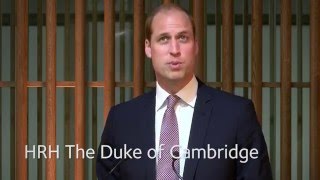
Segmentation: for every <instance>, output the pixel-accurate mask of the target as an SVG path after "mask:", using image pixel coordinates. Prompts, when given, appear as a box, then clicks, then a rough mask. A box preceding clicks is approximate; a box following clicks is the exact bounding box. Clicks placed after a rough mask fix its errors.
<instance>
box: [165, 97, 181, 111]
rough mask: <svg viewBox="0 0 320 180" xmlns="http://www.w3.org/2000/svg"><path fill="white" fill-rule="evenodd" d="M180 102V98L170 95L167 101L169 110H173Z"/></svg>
mask: <svg viewBox="0 0 320 180" xmlns="http://www.w3.org/2000/svg"><path fill="white" fill-rule="evenodd" d="M178 101H179V97H178V96H176V95H170V96H168V101H167V106H168V107H167V108H173V107H174V106H175V105H176V104H177V102H178Z"/></svg>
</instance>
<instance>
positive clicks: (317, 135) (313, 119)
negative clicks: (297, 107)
mask: <svg viewBox="0 0 320 180" xmlns="http://www.w3.org/2000/svg"><path fill="white" fill-rule="evenodd" d="M319 9H320V2H319V0H310V63H311V64H310V81H311V87H310V180H316V179H319V177H320V171H319V169H320V165H319V163H320V115H319V112H320V95H319V92H320V87H319V85H320V72H319V71H320V59H319V57H320V34H319V32H320V12H319Z"/></svg>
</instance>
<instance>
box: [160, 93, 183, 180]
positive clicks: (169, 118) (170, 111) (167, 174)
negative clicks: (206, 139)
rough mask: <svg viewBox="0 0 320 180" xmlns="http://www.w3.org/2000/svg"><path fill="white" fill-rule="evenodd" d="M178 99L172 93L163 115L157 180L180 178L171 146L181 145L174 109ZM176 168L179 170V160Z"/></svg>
mask: <svg viewBox="0 0 320 180" xmlns="http://www.w3.org/2000/svg"><path fill="white" fill-rule="evenodd" d="M178 101H179V97H178V96H176V95H170V96H168V98H167V109H166V111H165V113H164V116H163V120H162V125H161V132H160V143H159V154H158V165H157V180H176V179H178V176H177V175H176V174H175V172H174V171H173V169H172V161H173V160H172V156H171V154H170V150H171V148H172V147H173V146H176V145H179V129H178V122H177V116H176V113H175V111H174V106H175V104H176V103H177V102H178ZM161 145H162V146H161ZM161 149H162V150H161ZM174 151H178V152H179V148H176V149H174V150H173V151H172V152H174ZM175 169H176V170H177V171H178V172H179V169H180V165H179V160H177V161H175Z"/></svg>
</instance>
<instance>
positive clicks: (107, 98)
mask: <svg viewBox="0 0 320 180" xmlns="http://www.w3.org/2000/svg"><path fill="white" fill-rule="evenodd" d="M104 9H105V11H104V42H103V43H104V117H105V119H106V118H107V116H108V113H109V110H110V108H111V107H112V106H113V105H114V100H115V62H114V61H115V36H114V35H115V27H114V24H115V15H114V13H115V4H114V0H105V1H104Z"/></svg>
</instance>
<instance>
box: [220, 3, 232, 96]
mask: <svg viewBox="0 0 320 180" xmlns="http://www.w3.org/2000/svg"><path fill="white" fill-rule="evenodd" d="M233 4H234V2H233V0H223V1H222V89H223V90H224V91H227V92H231V93H232V92H233V80H234V77H233V73H234V72H233V71H234V68H233V61H234V26H233V25H234V17H233V16H234V12H233V11H234V7H233Z"/></svg>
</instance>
